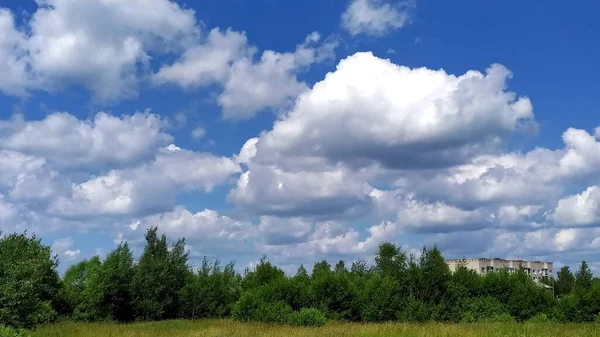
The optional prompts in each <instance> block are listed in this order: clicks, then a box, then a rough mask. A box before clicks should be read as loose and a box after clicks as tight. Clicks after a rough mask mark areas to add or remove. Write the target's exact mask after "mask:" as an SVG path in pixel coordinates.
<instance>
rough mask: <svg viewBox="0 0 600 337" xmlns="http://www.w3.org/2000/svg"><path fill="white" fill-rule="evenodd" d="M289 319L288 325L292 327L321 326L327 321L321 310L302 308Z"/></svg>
mask: <svg viewBox="0 0 600 337" xmlns="http://www.w3.org/2000/svg"><path fill="white" fill-rule="evenodd" d="M291 317H292V318H291V322H290V324H291V325H294V326H303V327H309V326H323V325H325V322H326V321H327V319H326V318H325V315H324V314H323V313H322V312H321V310H319V309H315V308H302V309H301V310H300V311H298V312H295V313H294V314H293V315H292V316H291Z"/></svg>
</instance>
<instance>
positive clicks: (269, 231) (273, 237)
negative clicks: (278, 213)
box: [259, 216, 313, 245]
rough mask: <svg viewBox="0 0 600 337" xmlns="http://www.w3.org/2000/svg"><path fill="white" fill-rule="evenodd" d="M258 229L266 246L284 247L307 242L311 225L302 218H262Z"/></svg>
mask: <svg viewBox="0 0 600 337" xmlns="http://www.w3.org/2000/svg"><path fill="white" fill-rule="evenodd" d="M259 229H260V232H261V233H262V235H263V238H264V243H265V244H266V245H286V244H291V243H298V242H304V241H307V240H308V239H309V237H308V236H309V234H310V233H311V232H312V230H313V223H312V222H311V221H308V220H306V219H303V218H278V217H274V216H263V217H261V218H260V225H259Z"/></svg>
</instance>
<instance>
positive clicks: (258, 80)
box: [153, 29, 338, 119]
mask: <svg viewBox="0 0 600 337" xmlns="http://www.w3.org/2000/svg"><path fill="white" fill-rule="evenodd" d="M320 40H321V36H320V35H319V34H318V33H317V32H313V33H311V34H309V35H308V36H307V37H306V39H305V41H304V42H303V43H302V44H299V45H298V46H297V47H296V50H295V51H294V52H288V53H279V52H276V51H272V50H266V51H264V52H263V53H262V55H261V57H260V59H259V60H255V56H256V54H257V52H258V50H257V48H256V47H254V46H251V45H249V44H248V41H247V38H246V35H245V33H243V32H242V33H240V32H235V31H232V30H231V29H228V30H227V31H225V32H221V31H220V30H219V29H213V30H212V31H211V32H210V33H209V35H208V37H207V38H206V41H204V42H203V43H200V44H197V45H194V46H192V47H190V48H189V49H188V50H186V51H185V53H184V54H183V55H182V56H181V58H180V59H179V60H178V61H176V62H175V63H173V64H171V65H165V66H163V67H162V68H161V69H160V70H159V71H158V72H157V73H156V74H155V75H154V76H153V79H154V82H155V83H156V84H166V83H174V84H177V85H179V86H181V87H183V88H187V89H193V88H198V87H202V86H208V85H210V84H213V83H220V84H222V85H223V92H222V93H221V94H219V96H218V97H217V102H218V104H219V105H220V106H221V107H222V108H223V116H224V117H225V118H231V119H248V118H251V117H253V116H254V115H255V114H256V113H257V112H259V111H261V110H263V109H275V110H277V109H282V108H285V107H287V106H289V105H290V104H291V103H292V102H293V100H294V99H295V98H296V97H297V96H298V95H299V94H300V93H302V92H304V91H305V90H307V86H306V84H305V83H303V82H300V81H298V80H297V78H296V74H297V73H298V72H300V71H303V70H305V69H306V68H307V67H309V66H310V65H311V64H313V63H318V62H323V61H325V60H328V59H331V58H332V57H333V56H334V49H335V47H337V45H338V42H337V41H335V40H328V41H324V42H323V43H321V44H319V42H320Z"/></svg>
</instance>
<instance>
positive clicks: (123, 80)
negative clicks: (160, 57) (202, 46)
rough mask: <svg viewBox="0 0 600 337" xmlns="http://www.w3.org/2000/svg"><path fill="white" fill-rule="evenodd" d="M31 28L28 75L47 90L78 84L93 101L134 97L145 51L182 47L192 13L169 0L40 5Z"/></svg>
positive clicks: (71, 0)
mask: <svg viewBox="0 0 600 337" xmlns="http://www.w3.org/2000/svg"><path fill="white" fill-rule="evenodd" d="M38 5H39V6H40V7H39V8H38V10H37V11H36V12H35V13H34V14H33V16H32V18H31V20H30V22H29V26H30V27H29V28H30V30H31V36H30V37H29V40H28V43H27V45H28V47H29V48H28V49H29V53H30V57H31V67H32V71H33V73H34V74H35V76H36V79H37V81H39V82H40V83H42V84H43V85H44V87H45V88H46V89H48V90H51V91H52V90H55V89H58V88H60V87H62V86H64V85H68V84H72V83H77V84H83V85H84V86H86V87H87V88H89V89H90V90H91V91H92V92H93V94H94V96H95V98H96V99H97V100H114V99H119V98H122V97H128V96H134V95H136V94H137V84H138V83H137V82H138V80H137V78H138V77H137V73H138V72H139V71H140V70H143V68H145V67H147V66H148V62H149V52H156V53H161V52H167V51H169V50H170V49H177V48H182V47H183V46H185V45H187V44H188V43H189V41H190V40H191V39H193V36H194V35H195V34H196V33H197V26H196V19H195V15H194V12H193V11H191V10H184V9H182V8H180V7H179V5H177V3H175V2H173V1H168V0H134V1H119V0H90V1H78V0H40V1H38Z"/></svg>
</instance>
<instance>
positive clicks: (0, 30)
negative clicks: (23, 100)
mask: <svg viewBox="0 0 600 337" xmlns="http://www.w3.org/2000/svg"><path fill="white" fill-rule="evenodd" d="M25 41H26V36H25V34H23V33H22V32H20V31H18V30H17V29H16V27H15V19H14V16H13V15H12V13H11V12H10V11H9V10H7V9H4V8H0V60H2V62H0V92H4V93H7V94H9V95H17V96H23V95H25V93H26V90H27V88H28V87H29V86H30V85H31V84H32V83H31V78H30V74H29V73H28V71H27V67H28V64H29V57H28V54H27V50H26V49H25Z"/></svg>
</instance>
